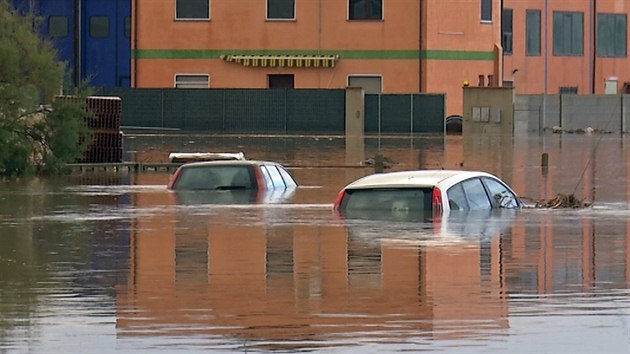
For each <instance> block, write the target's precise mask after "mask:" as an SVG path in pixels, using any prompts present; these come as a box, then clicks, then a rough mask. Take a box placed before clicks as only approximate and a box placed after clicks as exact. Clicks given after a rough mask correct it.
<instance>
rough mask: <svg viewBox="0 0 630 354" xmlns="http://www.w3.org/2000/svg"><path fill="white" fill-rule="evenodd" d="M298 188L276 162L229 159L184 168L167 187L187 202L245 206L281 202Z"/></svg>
mask: <svg viewBox="0 0 630 354" xmlns="http://www.w3.org/2000/svg"><path fill="white" fill-rule="evenodd" d="M297 186H298V183H297V182H296V181H295V179H294V178H293V176H292V175H291V174H290V173H289V172H288V171H287V169H286V168H285V167H284V166H282V165H280V164H279V163H276V162H271V161H256V160H226V161H204V162H191V163H186V164H183V165H181V166H180V167H179V168H178V169H177V170H176V171H175V173H174V174H173V176H172V177H171V179H170V181H169V183H168V186H167V188H168V189H170V190H174V191H176V192H177V193H178V196H179V199H180V200H181V201H182V202H184V203H201V202H204V201H205V202H208V203H219V204H232V203H234V204H242V203H251V202H261V203H265V202H274V201H282V200H283V199H285V198H286V197H287V196H291V195H293V193H292V191H293V190H294V189H295V188H296V187H297Z"/></svg>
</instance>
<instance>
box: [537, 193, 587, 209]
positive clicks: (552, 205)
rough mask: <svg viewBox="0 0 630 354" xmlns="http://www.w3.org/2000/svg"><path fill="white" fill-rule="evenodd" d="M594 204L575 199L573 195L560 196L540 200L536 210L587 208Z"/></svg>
mask: <svg viewBox="0 0 630 354" xmlns="http://www.w3.org/2000/svg"><path fill="white" fill-rule="evenodd" d="M591 204H592V203H588V202H585V201H583V200H580V199H578V198H576V197H575V195H573V194H561V193H560V194H558V195H556V196H555V197H553V198H551V199H548V200H539V201H537V202H536V205H535V206H534V207H535V208H546V209H560V208H571V209H578V208H586V207H589V206H590V205H591Z"/></svg>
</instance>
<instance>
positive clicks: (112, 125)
mask: <svg viewBox="0 0 630 354" xmlns="http://www.w3.org/2000/svg"><path fill="white" fill-rule="evenodd" d="M121 106H122V105H121V99H120V97H99V96H90V97H88V98H87V102H86V108H87V109H88V110H89V111H90V113H91V115H88V116H87V117H86V123H87V126H88V128H89V129H90V130H91V133H92V144H91V145H90V146H89V147H88V149H87V151H86V152H85V154H84V156H83V158H82V159H79V160H78V161H77V162H80V163H107V162H109V163H112V162H122V153H123V148H122V140H123V139H122V138H123V134H122V132H121V131H120V115H121V111H122V109H121Z"/></svg>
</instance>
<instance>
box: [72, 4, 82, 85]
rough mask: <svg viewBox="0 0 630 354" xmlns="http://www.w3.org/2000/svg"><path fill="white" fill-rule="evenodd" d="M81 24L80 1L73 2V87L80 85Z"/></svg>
mask: <svg viewBox="0 0 630 354" xmlns="http://www.w3.org/2000/svg"><path fill="white" fill-rule="evenodd" d="M82 24H83V14H82V13H81V0H74V68H73V69H74V75H73V76H74V77H73V79H74V85H75V86H77V87H78V86H80V85H81V77H82V76H83V75H82V73H81V60H82V59H81V51H82V50H81V49H82V47H83V45H82V43H81V41H82V38H81V31H82Z"/></svg>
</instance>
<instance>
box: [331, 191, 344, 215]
mask: <svg viewBox="0 0 630 354" xmlns="http://www.w3.org/2000/svg"><path fill="white" fill-rule="evenodd" d="M345 195H346V190H345V189H342V190H340V191H339V194H337V199H335V204H333V210H334V211H339V207H340V206H341V202H342V201H343V197H344V196H345Z"/></svg>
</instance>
